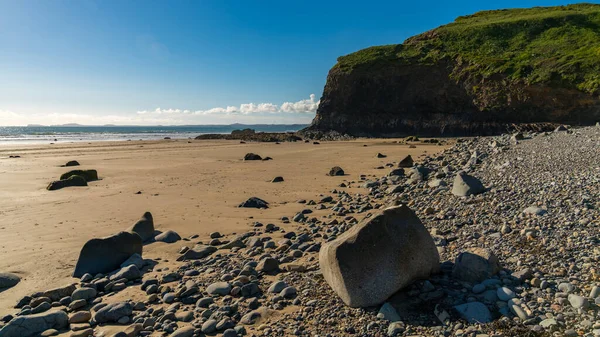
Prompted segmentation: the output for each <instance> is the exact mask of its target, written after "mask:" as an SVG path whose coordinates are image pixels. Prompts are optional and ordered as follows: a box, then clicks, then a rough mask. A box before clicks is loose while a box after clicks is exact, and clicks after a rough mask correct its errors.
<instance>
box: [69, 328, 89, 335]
mask: <svg viewBox="0 0 600 337" xmlns="http://www.w3.org/2000/svg"><path fill="white" fill-rule="evenodd" d="M93 334H94V329H92V328H87V329H83V330H78V331H74V332H72V333H71V337H88V336H91V335H93Z"/></svg>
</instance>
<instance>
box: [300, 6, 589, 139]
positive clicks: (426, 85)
mask: <svg viewBox="0 0 600 337" xmlns="http://www.w3.org/2000/svg"><path fill="white" fill-rule="evenodd" d="M599 60H600V5H592V4H579V5H570V6H561V7H537V8H531V9H511V10H498V11H485V12H479V13H476V14H474V15H470V16H465V17H459V18H458V19H456V21H455V22H453V23H451V24H448V25H445V26H441V27H439V28H436V29H434V30H432V31H429V32H426V33H424V34H421V35H418V36H415V37H412V38H409V39H408V40H406V41H405V42H404V43H403V44H399V45H388V46H378V47H371V48H367V49H364V50H361V51H358V52H356V53H353V54H349V55H346V56H342V57H340V58H338V62H337V64H336V65H335V66H334V67H333V68H332V69H331V70H330V71H329V75H328V77H327V83H326V85H325V89H324V91H323V96H322V98H321V102H320V105H319V109H318V111H317V115H316V117H315V119H314V120H313V122H312V124H311V125H310V126H309V127H308V128H307V129H305V133H310V132H314V131H337V132H340V133H347V134H351V135H355V136H404V135H409V134H417V135H421V136H440V135H441V136H445V135H447V136H454V135H486V134H494V133H499V132H504V131H506V130H507V128H509V126H510V125H512V124H519V123H542V122H555V123H567V124H575V125H577V124H592V123H595V122H596V121H598V120H600V61H599Z"/></svg>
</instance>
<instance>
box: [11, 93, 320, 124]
mask: <svg viewBox="0 0 600 337" xmlns="http://www.w3.org/2000/svg"><path fill="white" fill-rule="evenodd" d="M315 98H316V97H315V95H314V94H311V95H310V97H309V98H308V99H304V100H300V101H297V102H284V103H282V104H281V105H277V104H273V103H244V104H240V105H239V106H226V107H216V108H212V109H207V110H193V109H181V108H168V109H163V108H156V109H154V110H140V111H137V112H130V113H119V114H117V113H106V114H80V113H56V112H53V113H17V112H14V111H10V110H6V109H5V110H3V109H1V108H0V126H19V125H27V124H42V125H56V124H67V123H78V124H84V125H104V124H117V125H185V124H233V123H245V124H295V123H298V124H308V123H310V121H311V120H312V118H313V117H314V114H315V112H316V111H317V108H318V107H319V101H317V100H316V99H315Z"/></svg>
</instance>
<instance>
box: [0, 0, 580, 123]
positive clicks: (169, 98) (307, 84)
mask: <svg viewBox="0 0 600 337" xmlns="http://www.w3.org/2000/svg"><path fill="white" fill-rule="evenodd" d="M568 3H575V2H565V1H550V0H548V1H537V0H536V1H534V0H531V1H528V0H519V1H512V0H511V1H493V0H491V1H490V0H486V1H481V0H469V1H448V0H443V1H425V0H423V1H400V0H395V1H353V0H346V1H327V0H320V1H312V0H303V1H299V0H298V1H296V0H284V1H282V0H277V1H269V0H255V1H249V0H248V1H247V0H235V1H233V0H232V1H230V0H214V1H213V0H194V1H187V0H172V1H167V0H164V1H153V0H144V1H136V0H127V1H122V0H102V1H96V0H68V1H67V0H18V1H15V0H0V126H7V125H26V124H45V125H51V124H64V123H80V124H86V125H102V124H119V125H158V124H160V125H182V124H231V123H267V124H291V123H309V122H310V121H311V120H312V118H313V117H314V115H315V111H316V109H317V107H318V104H319V100H320V97H321V94H322V92H323V87H324V85H325V80H326V78H327V72H328V71H329V69H330V68H331V67H332V66H333V65H334V64H335V62H336V59H337V57H338V56H341V55H345V54H349V53H351V52H354V51H356V50H359V49H362V48H366V47H369V46H373V45H382V44H392V43H401V42H402V41H404V40H405V39H406V38H408V37H410V36H412V35H416V34H419V33H421V32H424V31H427V30H429V29H432V28H435V27H437V26H440V25H442V24H445V23H449V22H451V21H453V20H454V19H455V18H456V17H457V16H460V15H467V14H471V13H474V12H476V11H479V10H486V9H499V8H513V7H532V6H555V5H564V4H568Z"/></svg>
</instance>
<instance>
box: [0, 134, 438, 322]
mask: <svg viewBox="0 0 600 337" xmlns="http://www.w3.org/2000/svg"><path fill="white" fill-rule="evenodd" d="M365 145H367V146H365ZM443 149H444V147H443V146H439V145H433V144H417V146H416V148H409V146H408V145H406V144H399V143H397V142H396V141H395V140H393V139H386V140H377V139H369V140H356V141H346V142H321V144H318V145H315V144H312V143H303V142H298V143H282V144H275V143H248V144H240V143H239V142H237V141H196V140H190V141H187V140H163V141H135V142H95V143H69V144H54V145H20V146H18V148H17V147H7V146H4V147H0V186H1V189H0V256H1V257H2V258H1V259H0V271H2V272H12V273H16V274H18V275H19V276H21V277H22V280H21V282H20V283H19V284H18V285H17V286H15V287H14V288H10V289H9V290H8V291H3V292H1V293H0V315H2V314H7V313H9V312H13V311H14V309H12V307H13V306H14V305H15V303H16V301H17V300H18V299H19V298H21V297H23V296H24V295H27V294H31V293H33V292H36V291H42V290H46V289H49V288H53V287H57V286H63V285H65V284H69V283H71V282H75V281H76V279H73V278H71V273H72V272H73V268H74V265H75V263H76V260H77V257H78V253H79V251H80V249H81V247H82V245H83V244H84V243H85V242H86V241H87V240H89V239H91V238H94V237H103V236H107V235H111V234H114V233H116V232H119V231H122V230H125V229H127V228H128V227H130V226H131V225H132V224H133V223H134V222H135V221H136V220H137V219H138V218H139V217H140V216H141V215H142V214H143V213H144V212H145V211H150V212H152V214H153V215H154V220H155V226H156V228H157V229H158V230H165V229H172V230H174V231H176V232H178V233H179V234H180V235H181V237H183V238H186V237H189V236H191V235H194V234H198V235H199V236H200V238H199V239H205V240H206V239H207V238H208V234H209V233H211V232H214V231H219V232H221V233H222V234H225V235H228V234H233V233H239V232H243V231H247V230H249V229H250V228H251V226H252V224H253V223H254V222H255V221H260V222H263V223H273V224H276V225H277V226H281V227H282V228H285V229H287V230H292V229H294V227H295V226H296V225H297V224H294V223H291V224H282V223H281V221H280V219H281V217H283V216H288V217H292V216H293V215H294V214H295V213H296V212H298V211H300V210H301V209H302V208H303V206H302V205H301V204H298V203H297V201H298V200H299V199H306V200H313V199H314V200H318V199H319V195H322V194H325V193H328V192H329V191H331V190H332V189H334V188H336V187H337V186H338V185H339V184H340V183H342V182H343V181H357V180H360V176H361V175H366V176H367V177H369V176H373V177H380V176H382V175H385V173H386V172H387V171H386V170H381V169H377V167H379V166H384V165H385V164H386V163H391V162H398V161H399V160H400V159H402V158H403V157H404V156H405V155H407V154H410V155H412V156H413V158H415V160H417V158H419V156H421V155H423V154H432V153H435V152H437V151H441V150H443ZM248 152H254V153H257V154H259V155H261V156H263V157H265V156H270V157H272V158H273V160H271V161H248V162H244V161H243V160H242V158H243V156H244V155H245V154H246V153H248ZM377 153H383V154H385V155H387V158H377V157H376V155H377ZM10 155H20V156H21V158H9V156H10ZM69 160H77V161H79V162H80V163H81V165H82V166H81V168H83V169H88V168H89V169H96V170H98V173H99V176H100V178H101V180H99V181H96V182H92V183H90V185H89V186H88V187H71V188H65V189H62V190H58V191H47V190H46V186H47V185H48V183H49V182H51V181H53V180H56V179H58V177H59V176H60V174H62V173H64V172H66V171H68V170H69V168H64V167H60V165H62V164H64V163H66V162H67V161H69ZM333 166H341V167H342V168H343V169H344V170H345V171H346V176H342V177H329V176H327V175H326V174H327V172H328V171H329V169H330V168H331V167H333ZM276 176H283V178H284V180H285V181H284V182H281V183H271V182H270V181H271V180H272V179H273V178H274V177H276ZM349 190H350V191H352V190H356V191H357V192H358V191H359V190H362V191H363V192H364V191H365V190H364V189H362V188H351V189H349ZM138 191H139V192H141V194H136V193H137V192H138ZM253 196H256V197H259V198H262V199H264V200H266V201H268V202H269V203H270V208H269V209H266V210H258V209H247V208H237V205H238V204H240V203H241V202H243V201H245V200H246V199H248V198H249V197H253ZM325 214H327V213H326V211H323V213H322V214H320V213H319V211H316V212H315V213H314V216H316V217H320V216H324V215H325ZM183 245H186V241H179V242H177V243H176V244H172V245H168V244H164V243H153V244H150V245H147V246H145V247H144V257H145V258H157V257H161V258H162V259H169V258H174V257H175V256H177V252H178V249H179V247H181V246H183ZM188 245H189V244H188Z"/></svg>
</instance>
